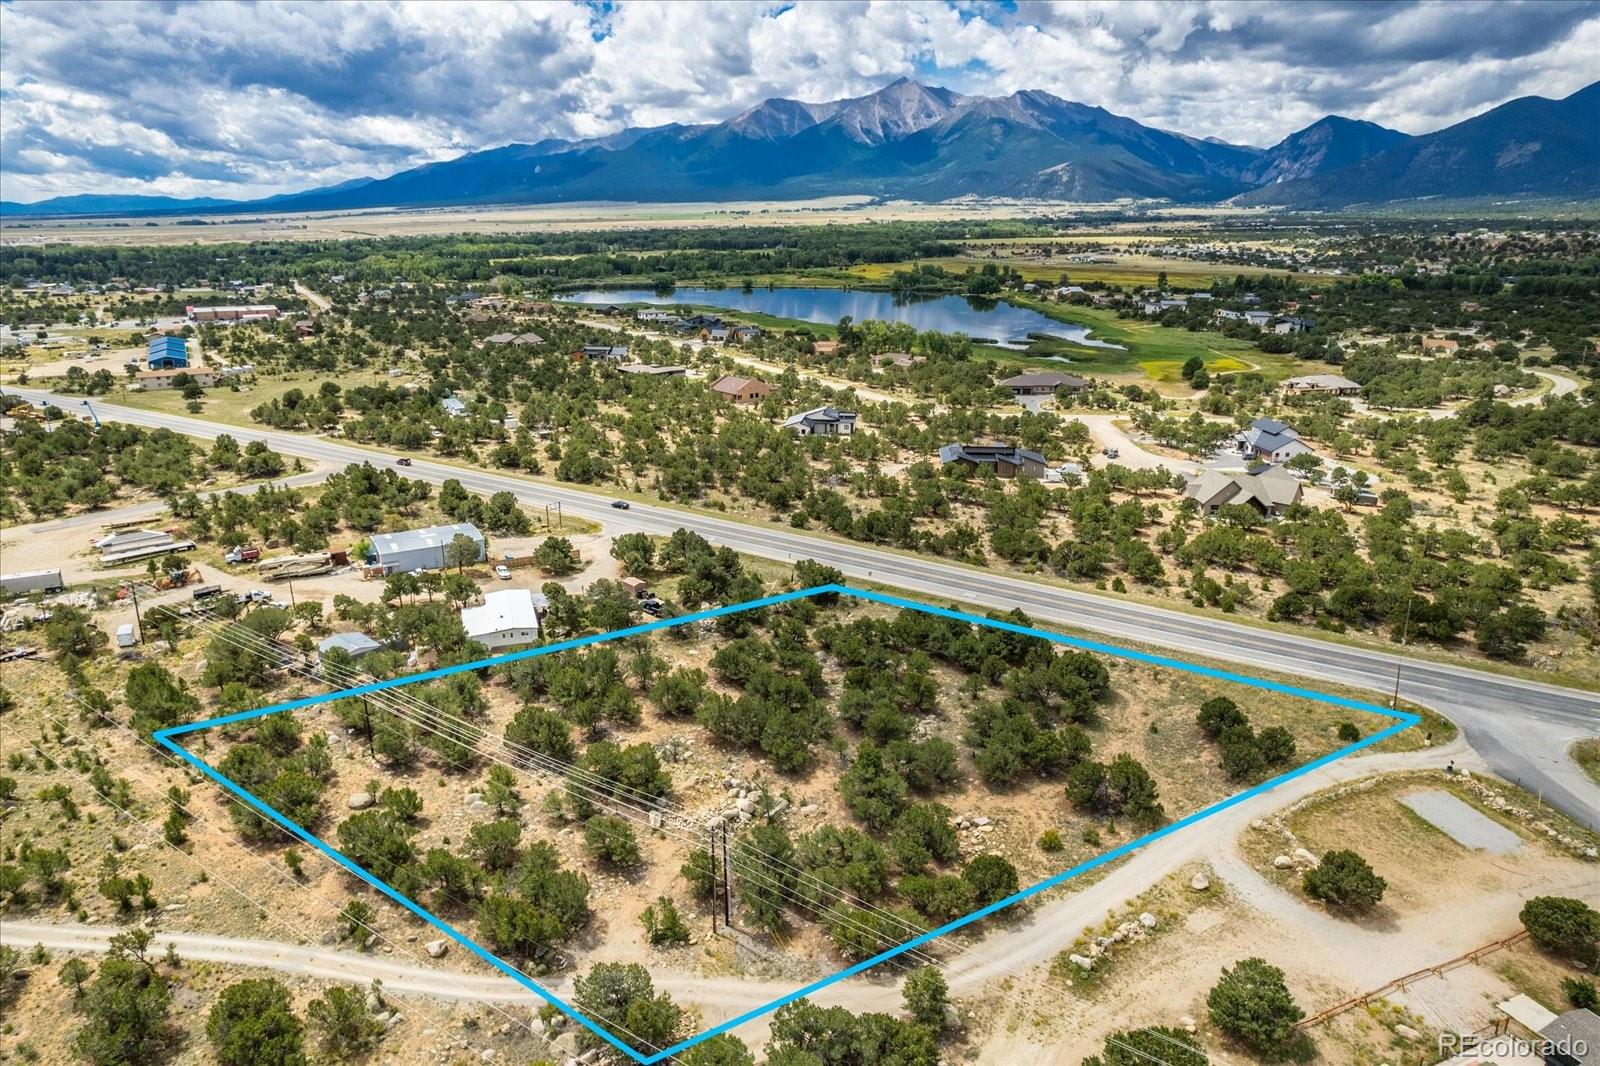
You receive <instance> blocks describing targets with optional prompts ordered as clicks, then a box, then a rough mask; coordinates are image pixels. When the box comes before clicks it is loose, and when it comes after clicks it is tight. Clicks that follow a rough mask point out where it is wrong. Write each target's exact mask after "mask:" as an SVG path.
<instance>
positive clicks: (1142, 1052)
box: [1083, 1025, 1211, 1066]
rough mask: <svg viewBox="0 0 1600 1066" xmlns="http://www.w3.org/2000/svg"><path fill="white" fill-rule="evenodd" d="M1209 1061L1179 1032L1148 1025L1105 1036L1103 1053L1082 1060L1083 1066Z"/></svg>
mask: <svg viewBox="0 0 1600 1066" xmlns="http://www.w3.org/2000/svg"><path fill="white" fill-rule="evenodd" d="M1210 1061H1211V1060H1210V1059H1208V1058H1206V1053H1205V1052H1204V1051H1202V1050H1201V1049H1200V1045H1199V1044H1197V1043H1195V1039H1194V1037H1192V1036H1190V1035H1189V1034H1188V1033H1186V1032H1184V1031H1183V1030H1182V1029H1170V1028H1167V1027H1166V1026H1159V1025H1158V1026H1151V1027H1148V1028H1145V1029H1125V1030H1122V1031H1120V1032H1115V1033H1112V1034H1111V1035H1110V1036H1107V1037H1106V1046H1105V1050H1104V1051H1102V1052H1101V1053H1100V1054H1099V1055H1091V1056H1089V1057H1088V1058H1086V1059H1084V1060H1083V1066H1148V1064H1149V1063H1151V1062H1160V1063H1164V1064H1165V1066H1206V1064H1207V1063H1208V1062H1210Z"/></svg>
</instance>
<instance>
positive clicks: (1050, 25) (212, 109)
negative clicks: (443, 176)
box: [0, 0, 1600, 201]
mask: <svg viewBox="0 0 1600 1066" xmlns="http://www.w3.org/2000/svg"><path fill="white" fill-rule="evenodd" d="M1596 55H1600V0H1557V2H1545V0H1521V2H1478V0H1454V2H1449V3H1433V2H1417V0H1368V2H1361V3H1345V2H1300V0H1121V2H1117V0H1055V2H1046V0H1015V2H1007V3H994V4H990V3H979V2H973V0H951V2H945V0H927V2H922V0H907V2H872V0H827V2H812V0H798V2H790V3H759V2H750V3H741V2H738V0H726V2H720V3H697V2H690V0H678V2H655V0H616V2H610V3H583V2H568V0H547V2H529V3H522V2H511V0H484V2H477V0H459V2H457V0H426V2H420V3H412V2H402V0H394V2H379V0H341V2H331V0H330V2H313V3H300V2H280V0H261V2H257V3H223V2H199V3H177V2H173V0H112V2H108V3H96V2H92V0H88V2H86V0H67V2H57V0H0V198H3V199H7V200H20V201H34V200H39V199H44V198H47V197H50V196H56V195H66V194H74V193H88V192H94V193H139V194H149V195H165V196H183V197H188V196H218V197H227V198H252V197H257V196H263V195H270V194H273V193H279V192H289V191H298V190H300V189H305V188H311V187H315V186H319V185H327V184H332V183H335V182H339V181H345V180H349V179H352V178H357V177H363V176H374V177H382V176H385V175H388V174H391V173H394V172H395V171H398V170H403V169H406V168H408V167H412V166H417V165H420V164H423V163H427V162H432V161H436V160H440V159H449V158H453V157H455V156H457V155H460V154H461V153H463V152H466V151H471V150H473V149H478V148H489V147H494V146H496V145H501V144H506V143H510V142H516V141H521V142H531V141H537V140H539V139H541V138H545V137H561V138H572V137H592V136H598V135H602V134H606V133H612V132H615V131H617V130H620V129H623V128H624V127H627V126H649V125H658V124H661V123H665V122H685V123H694V122H716V121H720V120H722V119H726V118H730V117H732V116H733V115H735V114H737V113H739V112H740V111H742V110H744V109H746V108H748V107H751V106H753V105H755V104H757V103H759V102H760V101H761V100H763V99H766V98H768V97H774V96H786V97H792V98H796V99H801V100H831V99H838V98H840V97H846V96H857V95H861V94H863V93H867V92H871V91H873V90H874V89H877V88H879V87H881V86H883V85H884V84H887V83H888V82H890V81H893V80H894V79H896V78H900V77H912V78H916V79H917V80H919V81H922V82H924V83H926V84H937V85H944V86H947V87H949V88H951V89H955V90H957V91H960V92H964V93H977V94H984V95H1002V94H1007V93H1011V92H1014V91H1016V90H1019V89H1043V90H1046V91H1048V92H1052V93H1055V94H1056V95H1058V96H1061V97H1064V98H1066V99H1070V100H1076V101H1080V102H1083V103H1087V104H1092V105H1097V106H1100V107H1104V108H1107V109H1108V110H1110V111H1112V112H1115V113H1117V114H1120V115H1126V116H1128V117H1130V118H1134V119H1137V120H1139V121H1140V122H1144V123H1147V124H1149V125H1154V126H1159V127H1162V128H1165V129H1172V130H1176V131H1179V132H1182V133H1187V134H1190V135H1193V136H1197V137H1220V138H1222V139H1225V140H1229V141H1233V142H1236V143H1245V144H1256V145H1263V146H1265V145H1270V144H1272V143H1274V142H1276V141H1277V140H1279V139H1281V138H1282V137H1284V136H1285V135H1287V134H1289V133H1292V132H1293V131H1294V130H1296V129H1299V128H1301V127H1303V126H1306V125H1308V124H1310V123H1311V122H1314V121H1316V120H1317V119H1319V118H1321V117H1322V116H1324V115H1327V114H1342V115H1346V116H1349V117H1352V118H1363V119H1369V120H1371V121H1374V122H1379V123H1382V124H1383V125H1386V126H1390V127H1393V128H1395V129H1400V130H1403V131H1405V132H1407V133H1426V132H1429V131H1431V130H1435V129H1439V128H1441V127H1443V126H1447V125H1449V124H1451V123H1453V122H1457V121H1459V120H1461V119H1463V118H1467V117H1469V116H1471V115H1474V114H1477V113H1479V112H1481V111H1483V110H1486V109H1487V108H1489V107H1492V106H1494V105H1496V104H1500V103H1503V102H1505V101H1506V100H1510V99H1514V98H1516V97H1519V96H1528V95H1540V96H1547V97H1561V96H1565V95H1567V94H1569V93H1572V92H1574V91H1576V90H1578V89H1580V88H1582V87H1583V86H1584V85H1586V84H1588V83H1589V82H1592V81H1594V80H1596V79H1597V77H1600V73H1597V64H1596V62H1595V59H1594V57H1595V56H1596Z"/></svg>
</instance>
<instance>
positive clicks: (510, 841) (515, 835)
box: [466, 818, 522, 872]
mask: <svg viewBox="0 0 1600 1066" xmlns="http://www.w3.org/2000/svg"><path fill="white" fill-rule="evenodd" d="M521 843H522V823H521V822H519V821H517V820H516V819H515V818H501V819H499V820H497V821H493V822H480V823H479V824H477V825H475V826H473V827H472V828H471V829H469V830H468V831H467V844H466V850H467V854H468V855H471V856H472V857H473V858H475V859H477V860H478V861H479V862H481V863H483V867H484V869H486V870H489V871H491V872H498V871H501V870H509V869H511V867H512V866H514V865H516V861H517V847H518V845H520V844H521Z"/></svg>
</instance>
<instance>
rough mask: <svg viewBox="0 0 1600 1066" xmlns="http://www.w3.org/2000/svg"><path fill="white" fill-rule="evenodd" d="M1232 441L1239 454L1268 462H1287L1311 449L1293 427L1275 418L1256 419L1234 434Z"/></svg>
mask: <svg viewBox="0 0 1600 1066" xmlns="http://www.w3.org/2000/svg"><path fill="white" fill-rule="evenodd" d="M1233 443H1234V447H1236V448H1237V449H1238V451H1239V454H1240V455H1247V456H1250V457H1251V458H1253V459H1264V460H1266V461H1267V462H1269V463H1284V462H1288V461H1289V460H1290V459H1293V458H1294V457H1295V456H1297V455H1303V454H1304V453H1306V452H1309V451H1310V450H1311V449H1310V448H1309V447H1308V446H1307V445H1306V443H1305V441H1303V440H1301V439H1300V434H1299V433H1298V432H1296V431H1295V429H1294V427H1292V426H1290V425H1288V424H1286V423H1283V422H1279V421H1278V420H1277V419H1276V418H1258V419H1256V420H1255V421H1254V422H1252V423H1250V428H1249V429H1247V430H1245V431H1244V432H1242V433H1236V434H1234V437H1233Z"/></svg>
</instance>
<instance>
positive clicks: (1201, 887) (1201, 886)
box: [1189, 873, 1211, 892]
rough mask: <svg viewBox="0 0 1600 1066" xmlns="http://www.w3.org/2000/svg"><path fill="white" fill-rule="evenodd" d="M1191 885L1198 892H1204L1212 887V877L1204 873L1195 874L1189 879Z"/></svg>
mask: <svg viewBox="0 0 1600 1066" xmlns="http://www.w3.org/2000/svg"><path fill="white" fill-rule="evenodd" d="M1189 887H1190V888H1192V889H1193V890H1194V891H1196V892H1204V891H1205V890H1206V889H1208V888H1210V887H1211V878H1209V877H1207V876H1206V875H1205V874H1203V873H1199V874H1195V875H1194V876H1193V877H1191V878H1190V879H1189Z"/></svg>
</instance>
